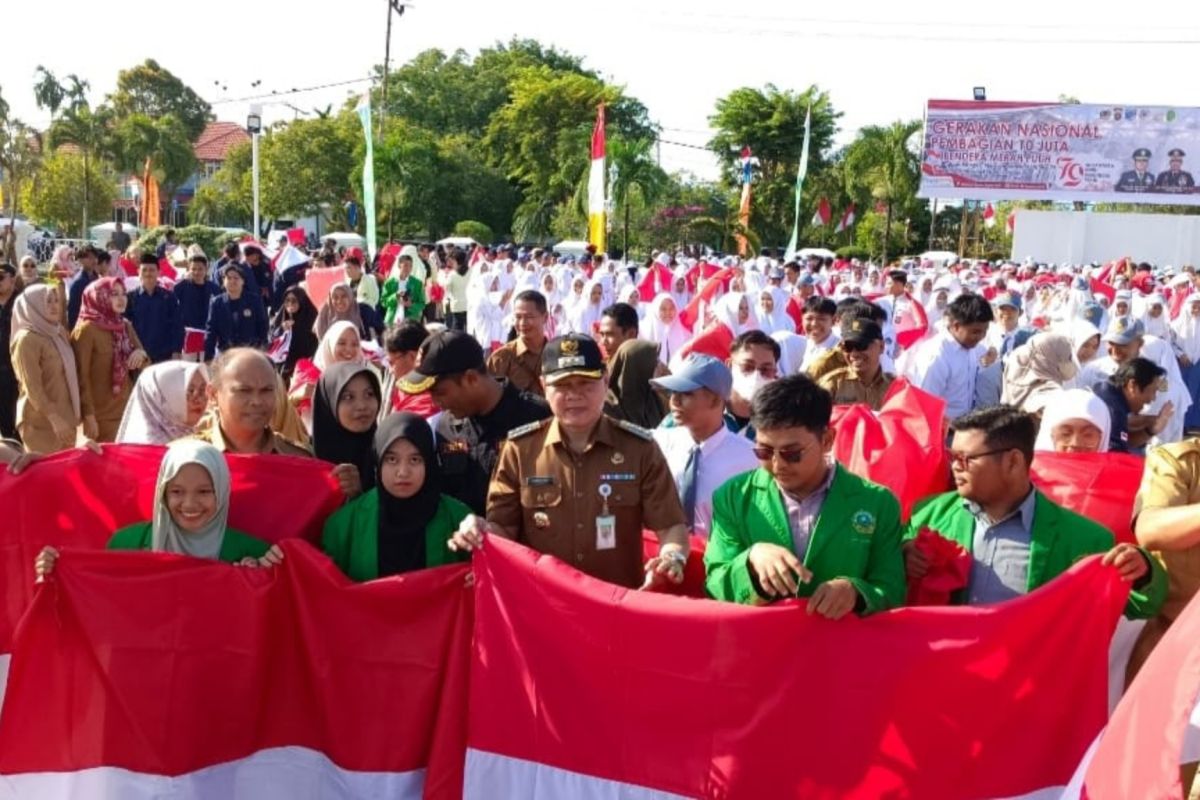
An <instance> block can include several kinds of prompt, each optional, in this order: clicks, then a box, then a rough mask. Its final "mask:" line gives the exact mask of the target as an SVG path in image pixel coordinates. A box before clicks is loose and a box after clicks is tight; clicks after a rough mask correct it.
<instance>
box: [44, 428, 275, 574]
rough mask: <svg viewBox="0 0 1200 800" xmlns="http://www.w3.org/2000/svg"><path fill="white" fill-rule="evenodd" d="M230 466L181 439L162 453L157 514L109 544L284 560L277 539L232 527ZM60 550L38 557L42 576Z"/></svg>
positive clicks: (234, 559) (227, 558)
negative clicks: (270, 541)
mask: <svg viewBox="0 0 1200 800" xmlns="http://www.w3.org/2000/svg"><path fill="white" fill-rule="evenodd" d="M229 487H230V479H229V467H228V466H227V465H226V464H225V457H224V456H223V455H222V454H221V452H220V451H219V450H217V449H216V448H215V447H213V446H212V445H211V444H208V443H207V442H202V441H199V440H197V439H180V440H179V441H177V442H174V443H172V444H171V445H170V446H169V447H168V448H167V452H166V453H164V454H163V459H162V463H161V464H160V465H159V468H158V482H157V484H156V485H155V490H154V519H153V520H151V521H150V522H136V523H134V524H133V525H127V526H125V527H124V528H121V529H120V530H118V531H117V532H116V533H114V534H113V535H112V538H111V539H109V540H108V549H109V550H153V551H155V552H159V553H178V554H180V555H187V556H193V557H195V558H207V559H211V560H214V561H224V562H227V563H231V564H239V565H242V566H271V565H274V564H278V563H280V561H282V560H283V553H282V551H280V549H279V548H278V547H277V546H275V545H270V544H268V543H267V542H264V541H262V540H261V539H256V538H255V537H253V536H250V535H249V534H246V533H242V532H241V531H239V530H235V529H234V528H230V527H229V526H228V525H227V524H226V522H227V520H228V518H229ZM57 559H58V551H57V550H55V549H54V548H53V547H45V548H43V549H42V552H41V553H39V554H38V557H37V560H36V562H35V563H34V568H35V570H36V571H37V574H38V579H39V580H40V579H41V578H44V577H45V576H47V575H49V574H50V573H51V572H52V571H53V570H54V563H55V561H57Z"/></svg>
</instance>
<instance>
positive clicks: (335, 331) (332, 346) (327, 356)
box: [313, 319, 367, 372]
mask: <svg viewBox="0 0 1200 800" xmlns="http://www.w3.org/2000/svg"><path fill="white" fill-rule="evenodd" d="M347 330H352V331H354V335H355V336H358V326H357V325H355V324H354V323H353V322H350V321H349V320H344V319H343V320H338V321H337V322H335V323H333V324H332V325H330V326H329V330H327V331H325V335H324V336H322V337H321V342H320V344H318V345H317V352H316V353H315V354H314V355H313V366H315V367H316V368H317V369H319V370H321V372H324V371H325V370H327V369H329V367H330V365H332V364H336V363H338V357H337V340H338V339H339V338H340V337H341V335H342V334H343V333H344V332H345V331H347ZM353 361H354V363H355V364H365V363H367V357H366V355H364V354H363V350H362V339H361V337H360V338H359V342H358V356H357V357H356V358H355V359H354V360H353Z"/></svg>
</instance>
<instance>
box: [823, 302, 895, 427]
mask: <svg viewBox="0 0 1200 800" xmlns="http://www.w3.org/2000/svg"><path fill="white" fill-rule="evenodd" d="M838 347H839V348H840V349H841V351H842V353H843V355H844V356H845V359H846V362H847V364H848V366H845V367H842V368H840V369H835V370H834V371H833V372H830V373H828V374H826V375H825V376H824V377H822V378H821V379H820V380H819V381H818V382H817V383H818V384H819V385H820V386H821V388H822V389H825V390H826V391H827V392H829V394H830V395H832V397H833V402H834V404H835V405H850V404H852V403H865V404H866V405H869V406H870V407H871V408H872V409H873V410H874V411H878V410H879V408H880V406H882V405H883V396H884V395H885V394H887V391H888V388H890V387H891V385H892V381H893V380H895V377H894V376H892V375H889V374H888V373H886V372H884V371H883V368H882V367H881V366H880V364H879V361H880V358H881V357H882V356H883V330H882V329H881V328H880V327H879V324H878V323H876V322H874V321H873V320H870V319H867V318H866V317H856V318H855V319H853V320H851V321H850V323H849V324H848V325H847V326H846V327H845V328H844V329H843V331H842V340H841V341H840V342H839V343H838Z"/></svg>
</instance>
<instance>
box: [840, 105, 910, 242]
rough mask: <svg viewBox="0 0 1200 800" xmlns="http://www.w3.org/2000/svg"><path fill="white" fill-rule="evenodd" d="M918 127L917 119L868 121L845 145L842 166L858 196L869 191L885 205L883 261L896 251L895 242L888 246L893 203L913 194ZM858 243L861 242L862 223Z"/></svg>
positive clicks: (898, 203) (878, 201)
mask: <svg viewBox="0 0 1200 800" xmlns="http://www.w3.org/2000/svg"><path fill="white" fill-rule="evenodd" d="M920 130H921V121H920V120H911V121H908V122H905V121H903V120H898V121H896V122H893V123H892V124H891V125H888V126H879V125H871V126H868V127H866V128H863V129H862V130H861V131H859V132H858V136H857V137H856V138H855V140H854V141H853V142H851V143H850V146H849V147H847V148H846V165H845V169H846V176H847V178H848V180H849V182H850V185H851V187H852V190H854V191H856V192H857V194H858V195H859V196H862V195H864V194H869V196H870V197H871V198H872V199H873V200H874V201H875V202H877V203H882V204H883V205H885V206H886V213H885V215H884V224H883V226H882V227H880V228H879V229H878V231H879V236H880V239H881V241H882V242H883V246H882V256H883V260H884V262H885V263H886V262H887V259H888V254H889V253H891V254H893V255H894V254H895V253H896V249H895V247H894V245H893V246H892V247H888V244H890V243H891V241H892V236H891V235H890V232H891V231H892V230H893V227H892V221H893V219H894V218H895V216H896V215H895V211H896V207H897V206H898V205H903V204H908V203H911V201H913V200H914V199H915V197H916V191H917V182H918V180H919V178H920V165H921V157H920V155H919V154H918V152H917V147H918V145H919V143H917V142H915V141H914V139H915V137H916V134H917V133H919V132H920ZM926 219H928V218H926ZM864 221H865V220H864ZM885 230H886V231H889V235H888V236H887V237H884V236H883V231H885ZM858 243H859V244H860V245H864V242H863V240H862V226H860V231H859V241H858ZM864 246H865V245H864Z"/></svg>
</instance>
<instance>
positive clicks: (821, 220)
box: [812, 197, 833, 228]
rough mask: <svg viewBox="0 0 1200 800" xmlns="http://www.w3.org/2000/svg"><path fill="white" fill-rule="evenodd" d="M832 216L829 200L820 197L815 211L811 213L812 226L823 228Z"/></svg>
mask: <svg viewBox="0 0 1200 800" xmlns="http://www.w3.org/2000/svg"><path fill="white" fill-rule="evenodd" d="M832 218H833V211H832V209H830V208H829V201H828V200H826V199H825V198H824V197H822V198H821V202H819V203H817V211H816V213H815V214H813V218H812V226H813V227H814V228H824V227H825V226H826V225H828V224H829V220H830V219H832Z"/></svg>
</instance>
